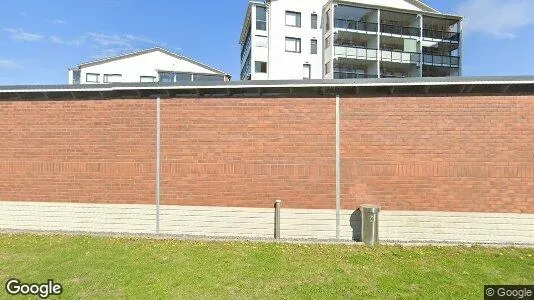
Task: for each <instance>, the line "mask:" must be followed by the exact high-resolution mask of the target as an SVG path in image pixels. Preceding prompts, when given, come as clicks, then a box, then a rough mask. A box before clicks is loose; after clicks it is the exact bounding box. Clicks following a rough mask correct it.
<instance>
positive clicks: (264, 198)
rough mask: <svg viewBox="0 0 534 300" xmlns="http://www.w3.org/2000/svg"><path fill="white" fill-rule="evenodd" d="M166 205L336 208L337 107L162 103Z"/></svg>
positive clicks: (297, 102) (306, 102) (301, 102)
mask: <svg viewBox="0 0 534 300" xmlns="http://www.w3.org/2000/svg"><path fill="white" fill-rule="evenodd" d="M161 122H162V148H161V151H162V152H161V155H162V159H163V166H162V168H163V169H162V203H163V204H177V205H216V206H242V207H272V206H273V204H274V201H275V200H276V199H283V201H284V207H295V208H333V207H335V163H334V162H335V101H334V100H333V99H233V100H232V99H200V100H198V99H197V100H193V99H191V100H183V99H174V100H163V104H162V120H161Z"/></svg>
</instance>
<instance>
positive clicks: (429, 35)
mask: <svg viewBox="0 0 534 300" xmlns="http://www.w3.org/2000/svg"><path fill="white" fill-rule="evenodd" d="M423 38H426V39H435V40H445V41H451V42H459V41H460V33H458V32H449V31H442V30H431V29H423Z"/></svg>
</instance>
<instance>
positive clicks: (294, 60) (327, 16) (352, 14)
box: [240, 0, 462, 80]
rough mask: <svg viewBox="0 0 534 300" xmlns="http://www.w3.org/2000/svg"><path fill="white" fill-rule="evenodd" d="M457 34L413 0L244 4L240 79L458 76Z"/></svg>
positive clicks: (449, 20)
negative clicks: (244, 14)
mask: <svg viewBox="0 0 534 300" xmlns="http://www.w3.org/2000/svg"><path fill="white" fill-rule="evenodd" d="M461 32H462V17H460V16H454V15H448V14H443V13H440V12H438V11H437V10H435V9H433V8H432V7H430V6H428V5H427V4H425V3H423V2H421V1H418V0H345V1H339V0H266V1H251V2H250V3H249V6H248V9H247V13H246V16H245V21H244V25H243V29H242V32H241V38H240V44H241V79H242V80H266V79H323V78H324V79H345V78H392V77H393V78H402V77H446V76H460V75H461V74H462V55H461V53H462V36H461Z"/></svg>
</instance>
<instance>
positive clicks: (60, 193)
mask: <svg viewBox="0 0 534 300" xmlns="http://www.w3.org/2000/svg"><path fill="white" fill-rule="evenodd" d="M155 108H156V106H155V101H153V100H152V101H149V100H114V101H57V102H56V101H17V102H9V101H3V102H2V101H0V116H1V117H0V200H3V201H50V202H88V203H154V200H153V199H154V194H155V192H154V186H155V175H154V172H155V164H154V157H155V134H156V122H155V116H156V113H155Z"/></svg>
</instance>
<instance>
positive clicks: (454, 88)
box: [0, 82, 534, 101]
mask: <svg viewBox="0 0 534 300" xmlns="http://www.w3.org/2000/svg"><path fill="white" fill-rule="evenodd" d="M158 95H159V96H160V97H162V98H192V97H194V98H201V99H204V98H206V99H209V98H277V97H292V98H331V97H335V96H336V95H343V96H344V95H350V96H356V95H357V96H360V97H376V96H382V97H383V96H389V97H406V96H411V97H413V96H422V97H431V96H444V95H449V96H453V95H458V96H470V95H475V96H476V95H484V96H489V95H534V83H530V82H524V83H514V84H510V83H506V82H487V83H484V82H483V83H479V84H472V83H462V82H458V83H452V84H433V85H430V84H428V85H424V84H421V85H403V84H395V83H391V84H386V85H358V84H354V85H339V86H321V85H317V86H313V85H311V86H298V85H297V86H294V87H291V86H276V85H272V86H265V87H254V86H251V87H246V86H244V87H224V86H222V87H209V86H206V87H200V88H199V87H191V88H188V87H183V88H180V89H176V88H174V89H173V87H169V89H141V88H140V89H131V90H127V89H124V90H123V89H110V90H91V89H89V88H87V89H83V88H82V89H80V90H67V89H66V90H56V91H55V90H53V89H52V90H46V89H43V90H40V89H35V90H31V89H30V90H23V89H20V91H19V90H17V89H16V88H15V89H13V90H6V89H4V91H2V90H1V89H0V101H21V100H32V101H39V100H44V101H46V100H50V99H54V100H57V101H62V100H63V101H65V100H67V101H71V100H108V99H123V98H127V99H132V98H135V99H153V98H155V97H157V96H158Z"/></svg>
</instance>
